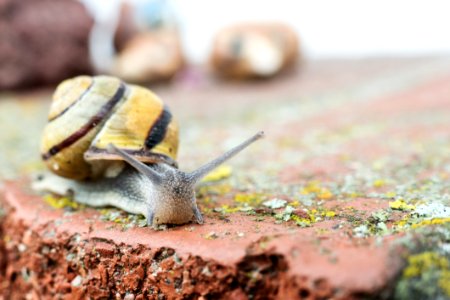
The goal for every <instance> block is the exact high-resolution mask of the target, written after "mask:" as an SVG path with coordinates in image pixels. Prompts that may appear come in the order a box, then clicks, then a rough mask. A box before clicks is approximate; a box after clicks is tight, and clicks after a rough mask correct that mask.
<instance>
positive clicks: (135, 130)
mask: <svg viewBox="0 0 450 300" xmlns="http://www.w3.org/2000/svg"><path fill="white" fill-rule="evenodd" d="M109 144H114V145H115V146H116V147H118V148H119V149H121V150H123V151H125V152H127V153H128V154H131V155H132V156H133V157H134V158H136V159H138V160H139V161H141V162H144V163H158V162H164V163H167V164H169V165H171V166H175V167H176V166H177V164H176V161H175V160H176V156H177V151H178V125H177V123H176V121H175V120H174V119H173V117H172V114H171V113H170V111H169V109H168V108H167V106H166V105H164V103H163V102H162V101H161V99H159V98H158V96H156V95H155V94H154V93H152V92H151V91H150V90H148V89H145V88H143V87H139V86H135V85H128V84H126V83H124V82H122V81H120V80H119V79H117V78H114V77H109V76H96V77H90V76H79V77H75V78H72V79H68V80H66V81H63V82H62V83H61V84H60V85H59V86H58V87H57V89H56V91H55V93H54V95H53V102H52V104H51V107H50V112H49V116H48V124H47V126H46V127H45V129H44V133H43V136H42V141H41V155H42V158H43V160H44V161H45V163H46V165H47V166H48V168H49V169H50V170H51V171H53V172H54V173H56V174H57V175H59V176H63V177H66V178H70V179H76V180H83V179H88V178H97V177H100V176H105V175H107V174H108V170H111V169H114V167H117V166H118V165H119V166H120V165H121V164H123V162H122V161H123V158H122V157H121V156H119V155H117V154H114V153H110V152H109V151H108V150H107V146H108V145H109Z"/></svg>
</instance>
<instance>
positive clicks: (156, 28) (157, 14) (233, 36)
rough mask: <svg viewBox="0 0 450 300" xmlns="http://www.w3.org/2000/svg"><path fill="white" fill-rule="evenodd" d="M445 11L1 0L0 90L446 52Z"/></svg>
mask: <svg viewBox="0 0 450 300" xmlns="http://www.w3.org/2000/svg"><path fill="white" fill-rule="evenodd" d="M449 8H450V4H449V3H448V2H447V1H440V0H430V1H423V0H413V1H404V0H397V1H387V0H381V1H357V0H342V1H331V0H319V1H295V2H292V1H288V0H280V1H256V0H248V1H237V0H230V1H214V2H212V1H207V0H189V1H181V0H171V1H169V0H167V1H165V0H128V1H126V0H123V1H120V0H114V1H111V0H80V1H77V0H63V1H56V0H39V1H32V0H24V1H20V2H18V1H13V0H2V1H1V2H0V89H1V90H10V89H20V88H24V87H25V88H26V87H30V86H39V85H45V84H49V83H51V84H54V83H57V82H59V81H61V80H62V79H64V78H67V77H70V76H74V75H78V74H96V73H98V74H99V73H102V74H105V73H106V74H113V75H116V76H119V77H122V78H124V79H125V80H128V81H131V82H139V83H146V82H155V81H161V80H163V81H165V80H168V79H173V78H174V77H176V75H179V74H184V73H182V72H181V70H186V69H189V68H186V67H188V66H192V65H195V66H202V67H203V68H204V69H206V70H208V71H211V70H212V71H213V72H214V73H216V75H217V74H219V75H225V77H229V78H230V77H231V78H240V79H242V78H249V77H272V76H273V75H275V74H279V73H282V72H280V71H282V70H284V69H288V67H291V66H292V65H293V64H295V63H294V62H299V61H301V62H305V61H311V60H323V59H334V58H346V59H361V58H367V57H413V56H430V55H445V54H446V53H448V52H449V51H450V40H449V39H447V38H445V35H446V29H447V28H450V19H449V18H448V17H447V12H448V11H449ZM267 23H269V24H272V25H273V24H275V25H283V26H285V27H284V28H279V27H278V28H271V27H270V26H267ZM249 24H250V25H251V26H253V28H248V27H249ZM246 26H247V28H245V27H246ZM261 26H266V28H265V29H261ZM261 30H262V31H265V32H261ZM230 31H231V32H230ZM258 31H259V32H258ZM269 31H271V32H269ZM286 34H287V35H290V36H289V37H287V36H286ZM268 35H272V37H271V38H272V40H270V38H268ZM274 36H278V37H277V38H275V39H274ZM242 37H243V38H242ZM280 37H281V38H280ZM240 38H241V40H239V39H240ZM276 39H278V40H276ZM286 39H288V40H289V41H288V42H286ZM280 40H281V42H280ZM243 45H244V46H243ZM238 46H239V47H238ZM296 47H297V48H296ZM286 49H287V50H286ZM233 51H234V52H233ZM236 51H237V52H236ZM286 51H288V52H289V51H291V52H290V53H286ZM232 52H233V53H232ZM238 52H239V53H238ZM294 53H295V54H294ZM297 53H298V54H299V55H298V57H296V55H297ZM299 58H300V59H299ZM233 64H234V65H233ZM287 65H289V66H287ZM185 75H186V74H185ZM187 76H188V77H189V78H190V77H192V76H194V77H195V72H194V75H193V74H191V73H189V72H188V73H187ZM181 77H182V78H184V77H183V76H181Z"/></svg>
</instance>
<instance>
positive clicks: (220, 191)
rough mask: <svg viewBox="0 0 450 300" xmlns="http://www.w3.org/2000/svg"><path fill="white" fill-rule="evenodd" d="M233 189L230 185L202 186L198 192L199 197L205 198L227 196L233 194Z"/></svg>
mask: <svg viewBox="0 0 450 300" xmlns="http://www.w3.org/2000/svg"><path fill="white" fill-rule="evenodd" d="M231 190H232V187H231V185H229V184H214V185H205V186H201V187H200V188H199V190H198V194H197V195H198V196H199V197H200V198H201V197H204V196H205V195H219V196H221V195H225V194H227V193H229V192H231Z"/></svg>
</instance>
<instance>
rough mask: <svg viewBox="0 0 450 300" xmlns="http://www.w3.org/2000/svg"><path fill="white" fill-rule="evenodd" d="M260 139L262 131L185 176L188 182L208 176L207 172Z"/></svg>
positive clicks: (262, 134)
mask: <svg viewBox="0 0 450 300" xmlns="http://www.w3.org/2000/svg"><path fill="white" fill-rule="evenodd" d="M262 137H264V131H260V132H258V133H257V134H255V135H254V136H252V137H251V138H249V139H248V140H246V141H245V142H243V143H241V144H239V145H237V146H235V147H234V148H232V149H230V150H228V151H227V152H225V153H224V154H222V155H221V156H219V157H217V158H216V159H214V160H212V161H210V162H209V163H207V164H205V165H203V166H201V167H200V168H198V169H197V170H195V171H193V172H191V173H188V174H187V176H188V178H189V181H190V182H191V184H195V183H197V182H198V181H200V180H201V179H202V178H203V177H205V176H206V175H208V173H209V172H211V171H212V170H214V169H215V168H217V167H218V166H220V165H221V164H223V163H224V162H225V161H227V160H228V159H230V158H232V157H233V156H235V155H236V154H238V153H239V152H241V151H242V150H244V149H245V148H247V147H248V146H249V145H251V144H252V143H254V142H255V141H257V140H259V139H260V138H262Z"/></svg>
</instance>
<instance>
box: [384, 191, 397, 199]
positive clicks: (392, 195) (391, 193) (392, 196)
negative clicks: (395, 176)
mask: <svg viewBox="0 0 450 300" xmlns="http://www.w3.org/2000/svg"><path fill="white" fill-rule="evenodd" d="M384 195H385V197H386V198H394V197H395V196H396V195H397V194H396V193H395V192H392V191H391V192H387V193H386V194H384Z"/></svg>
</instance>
